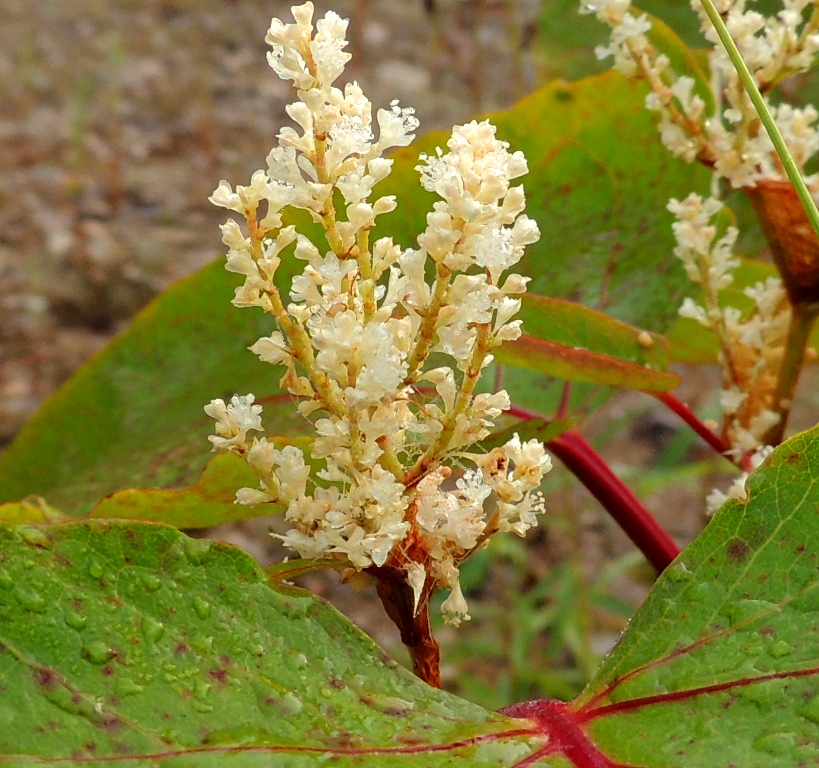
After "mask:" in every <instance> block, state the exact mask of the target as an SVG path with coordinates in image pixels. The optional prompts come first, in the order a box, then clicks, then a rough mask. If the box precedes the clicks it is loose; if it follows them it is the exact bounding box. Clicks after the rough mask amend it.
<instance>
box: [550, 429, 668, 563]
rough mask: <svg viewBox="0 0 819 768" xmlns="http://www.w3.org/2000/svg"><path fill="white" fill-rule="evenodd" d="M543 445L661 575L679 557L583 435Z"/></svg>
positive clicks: (567, 434) (567, 435) (564, 436)
mask: <svg viewBox="0 0 819 768" xmlns="http://www.w3.org/2000/svg"><path fill="white" fill-rule="evenodd" d="M546 445H547V447H548V448H549V450H551V451H552V452H553V453H554V454H555V456H557V457H558V458H559V459H560V460H561V461H562V462H563V463H564V464H565V465H566V467H567V468H568V469H569V471H570V472H571V473H572V474H573V475H574V476H575V477H576V478H577V479H578V480H580V482H581V483H583V485H585V486H586V488H588V489H589V491H591V493H592V495H593V496H594V497H595V498H596V499H597V500H598V501H599V502H600V503H601V504H602V505H603V508H604V509H605V510H606V512H608V513H609V514H610V515H611V516H612V517H613V518H614V519H615V521H616V522H617V524H618V525H619V526H620V527H621V528H622V529H623V531H624V532H625V534H626V535H627V536H628V537H629V538H630V539H631V540H632V541H633V542H634V543H635V544H636V545H637V547H638V548H639V550H640V551H641V552H642V553H643V554H644V555H645V556H646V559H647V560H648V561H649V562H650V563H651V564H652V565H653V566H654V567H655V568H656V569H657V571H658V572H660V573H662V572H663V571H664V570H665V569H666V568H667V567H668V566H669V565H670V564H671V562H672V560H674V558H675V557H677V555H679V554H680V550H679V548H678V547H677V545H676V544H675V543H674V541H673V540H672V539H671V537H670V536H669V535H668V534H667V533H666V532H665V531H664V530H663V528H662V527H661V526H660V524H659V523H658V522H657V521H656V520H655V519H654V517H653V516H652V514H651V513H650V512H649V511H648V510H647V509H646V508H645V507H644V506H643V504H642V503H641V502H640V500H639V499H638V498H637V497H636V496H635V495H634V494H633V493H632V492H631V489H629V488H628V486H626V485H625V484H624V483H623V481H622V480H620V478H619V477H617V475H615V474H614V472H612V471H611V469H610V468H609V466H608V464H606V462H605V461H603V458H602V457H601V456H600V454H598V453H597V451H595V450H594V448H592V447H591V446H590V445H589V444H588V443H587V442H586V439H585V438H584V437H583V435H581V434H580V433H579V432H576V431H575V430H569V431H568V432H564V433H563V434H562V435H560V436H559V437H556V438H555V439H554V440H550V441H549V442H548V443H547V444H546Z"/></svg>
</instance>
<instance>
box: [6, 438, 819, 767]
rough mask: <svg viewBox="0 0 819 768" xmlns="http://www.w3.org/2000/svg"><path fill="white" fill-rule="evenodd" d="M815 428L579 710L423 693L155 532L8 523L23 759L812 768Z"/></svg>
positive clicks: (635, 628) (317, 619)
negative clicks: (503, 705)
mask: <svg viewBox="0 0 819 768" xmlns="http://www.w3.org/2000/svg"><path fill="white" fill-rule="evenodd" d="M818 507H819V428H816V429H814V430H812V431H811V432H808V433H804V434H802V435H799V436H797V437H795V438H792V439H791V440H789V441H787V442H786V443H784V444H783V445H782V446H780V447H779V448H778V449H777V450H776V451H775V452H774V454H773V455H772V456H771V457H770V458H769V459H768V461H767V462H766V463H765V464H764V465H763V466H762V468H761V469H759V470H758V471H757V472H755V473H754V474H753V475H752V476H751V478H750V480H749V482H748V500H747V501H746V502H739V501H731V502H728V503H727V504H726V505H725V506H724V507H723V508H722V509H721V510H720V511H719V512H718V513H717V515H716V516H715V518H714V520H713V521H712V523H711V525H709V527H708V528H707V529H706V531H705V533H704V534H703V535H702V536H701V537H700V538H699V539H697V540H696V541H695V542H694V543H693V544H692V545H691V546H690V547H689V548H688V549H686V550H685V551H684V552H683V554H682V555H681V556H680V557H679V558H678V559H677V561H675V563H674V564H673V565H672V566H671V567H670V568H669V569H668V570H667V571H666V572H665V573H664V574H663V576H662V577H661V578H660V579H659V581H658V582H657V584H656V585H655V587H654V589H653V590H652V593H651V594H650V596H649V598H648V600H647V601H646V603H645V605H644V606H643V607H642V608H641V609H640V610H639V611H638V613H637V615H636V616H635V617H634V619H633V620H632V622H631V624H630V626H629V628H628V630H627V632H626V633H625V635H624V637H623V640H622V641H621V643H620V645H619V646H618V647H617V648H616V649H615V650H614V651H613V652H612V653H611V655H610V656H609V657H608V659H607V661H606V662H605V663H604V665H603V667H602V669H601V671H600V672H599V674H598V675H597V677H596V678H595V680H594V681H593V682H592V683H591V684H590V685H589V687H588V688H587V690H586V691H585V692H584V693H583V694H582V695H581V696H580V697H579V698H578V699H577V700H576V701H574V702H572V703H570V704H562V703H560V702H530V703H527V704H522V705H515V706H513V707H510V708H508V709H507V710H505V713H507V714H513V715H516V716H518V717H521V716H525V717H526V718H527V719H521V720H517V721H515V720H509V719H507V718H505V717H502V716H501V715H496V714H493V713H490V712H487V711H485V710H482V709H480V708H479V707H476V706H474V705H471V704H469V703H467V702H465V701H462V700H460V699H457V698H455V697H453V696H450V695H448V694H446V693H443V692H441V691H436V690H433V689H431V688H429V687H427V686H426V685H424V684H423V683H421V682H420V681H418V680H417V679H416V678H414V677H413V676H412V675H411V674H410V673H409V672H407V671H406V670H403V669H401V668H399V667H397V666H396V665H395V663H394V662H391V661H389V660H388V659H386V658H385V657H384V656H383V655H382V654H381V653H380V652H379V651H378V649H377V648H376V647H375V646H374V645H373V644H372V642H371V641H370V640H369V639H368V638H366V637H365V636H364V635H363V634H362V633H360V632H358V630H356V629H355V628H353V627H352V625H350V624H349V623H348V622H347V621H346V620H345V619H344V618H343V617H341V616H340V615H339V614H338V613H337V612H336V611H335V610H334V609H332V608H330V607H328V606H327V605H326V604H324V603H323V602H322V601H321V600H320V599H318V598H316V597H314V596H312V595H309V593H306V592H304V591H303V590H299V589H295V588H290V587H285V586H280V585H277V584H274V583H272V582H271V581H270V580H269V579H268V577H267V576H266V575H265V574H264V572H263V571H262V570H261V569H260V568H259V567H258V566H257V565H256V564H255V562H254V561H253V560H252V559H251V558H250V557H249V556H248V555H246V554H244V553H243V552H241V551H239V550H237V549H234V548H231V547H229V546H227V545H221V544H215V543H212V542H208V541H206V540H201V539H199V540H195V539H188V538H187V537H185V536H183V535H182V534H180V533H178V532H177V531H175V530H174V529H172V528H168V527H166V526H158V525H151V524H145V523H122V522H101V521H92V522H83V523H80V522H73V523H68V524H63V525H57V526H46V527H41V526H16V527H15V526H7V525H4V526H0V691H2V695H0V722H2V723H3V724H4V725H5V726H6V727H5V728H2V729H0V755H6V756H9V757H10V758H11V761H12V764H13V765H15V766H17V765H20V766H25V765H33V764H35V763H36V762H37V761H38V760H49V761H55V760H61V761H64V762H62V763H61V764H66V763H68V764H69V765H72V764H73V765H80V764H84V763H86V762H87V761H88V760H91V759H96V760H105V761H106V764H113V765H124V766H125V765H127V766H128V767H129V768H141V767H142V766H146V767H147V766H151V767H152V768H153V766H160V765H161V766H163V768H165V767H166V766H169V767H170V768H173V767H174V766H177V765H178V766H183V765H184V766H191V765H201V766H214V767H217V766H222V765H225V766H227V765H230V766H269V765H276V766H280V765H281V766H292V767H293V768H301V767H302V766H314V765H320V764H323V762H325V761H327V760H330V761H332V764H334V765H339V766H363V767H364V768H367V767H368V766H372V767H373V768H376V767H379V766H383V765H385V763H386V761H389V764H390V765H394V766H395V767H396V768H403V766H408V767H409V766H412V767H413V768H415V766H418V767H419V768H420V767H421V766H424V767H427V766H430V767H435V766H446V765H469V766H473V765H476V766H481V765H487V766H489V765H493V766H509V768H514V767H515V766H519V767H520V768H523V766H527V767H529V766H535V765H538V766H553V767H554V768H557V767H558V766H559V767H560V768H569V767H570V766H574V767H575V768H614V767H615V766H640V767H641V768H702V767H703V766H708V767H709V768H729V767H730V766H740V765H741V766H743V768H794V766H798V765H810V764H814V763H815V762H816V761H817V760H818V759H819V632H817V629H816V627H817V622H819V569H817V567H816V563H817V561H819V543H818V542H819V535H818V534H819V531H818V530H817V529H818V528H819V522H817V518H816V509H817V508H818Z"/></svg>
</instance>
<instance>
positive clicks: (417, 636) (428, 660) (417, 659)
mask: <svg viewBox="0 0 819 768" xmlns="http://www.w3.org/2000/svg"><path fill="white" fill-rule="evenodd" d="M367 570H368V573H370V574H371V575H373V576H375V578H376V580H377V581H376V592H377V594H378V597H379V599H380V600H381V603H382V604H383V605H384V609H385V610H386V611H387V615H388V616H389V617H390V619H392V621H393V623H394V624H395V625H396V626H397V627H398V630H399V631H400V633H401V642H402V643H403V644H404V645H405V646H407V649H408V650H409V652H410V656H411V657H412V671H413V672H415V674H416V675H418V677H420V678H421V679H422V680H423V681H424V682H425V683H427V684H428V685H432V686H434V687H435V688H440V687H441V650H440V648H439V647H438V643H437V641H436V640H435V638H434V637H433V636H432V627H431V626H430V623H429V597H430V594H431V593H432V589H431V588H430V589H429V590H428V591H426V592H425V594H424V595H423V597H422V599H421V600H420V601H419V603H418V610H417V611H416V610H415V596H414V595H413V593H412V589H411V588H410V587H409V585H408V584H407V582H406V579H405V577H404V573H403V571H401V570H400V569H397V568H390V567H381V568H378V567H372V568H369V569H367Z"/></svg>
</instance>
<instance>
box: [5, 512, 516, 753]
mask: <svg viewBox="0 0 819 768" xmlns="http://www.w3.org/2000/svg"><path fill="white" fill-rule="evenodd" d="M0 619H1V620H0V724H2V728H0V763H3V764H5V763H6V762H7V761H8V762H10V763H11V764H13V765H15V766H22V765H30V764H34V763H36V762H38V761H39V760H40V759H44V760H46V761H49V762H50V761H57V760H59V761H60V764H61V765H66V764H68V765H82V764H86V763H87V762H88V761H95V760H102V761H104V762H105V764H106V765H127V766H129V767H133V768H135V767H136V766H163V768H164V767H165V766H231V768H236V767H237V766H272V765H275V766H308V765H319V764H324V763H326V762H327V761H328V760H331V761H332V764H333V765H339V766H373V767H374V768H375V767H377V766H383V765H384V761H385V760H387V759H390V760H392V759H398V760H400V762H401V765H406V766H419V767H420V766H427V765H430V764H431V763H434V764H435V765H455V764H467V765H475V766H487V767H488V766H511V765H513V764H514V763H515V761H516V759H517V758H520V757H522V756H524V755H526V754H528V753H529V752H531V749H530V748H529V747H527V745H526V743H525V741H522V740H521V739H520V726H519V724H518V723H516V722H514V721H511V720H509V719H508V718H505V717H501V716H499V715H495V714H493V713H491V712H487V711H485V710H482V709H480V708H479V707H477V706H475V705H472V704H469V703H468V702H465V701H462V700H459V699H457V698H455V697H453V696H451V695H448V694H446V693H443V692H441V691H437V690H435V689H432V688H429V687H428V686H426V685H425V684H423V683H422V682H420V681H419V680H418V679H417V678H416V677H414V676H413V675H412V674H411V673H410V672H408V671H407V670H404V669H402V668H400V667H398V666H397V665H396V663H395V662H393V661H391V660H390V659H388V658H386V657H385V656H384V655H383V653H382V652H381V651H379V650H378V648H377V647H376V646H375V645H374V644H373V643H372V641H371V640H369V638H367V637H366V636H365V635H364V634H363V633H361V632H360V631H358V630H357V629H355V627H353V626H352V625H351V624H350V623H349V622H347V621H346V620H345V619H344V618H343V617H342V616H341V615H340V614H339V613H337V612H336V611H335V610H334V609H333V608H331V607H329V606H327V605H326V604H324V603H323V602H322V601H321V600H320V599H319V598H316V597H314V596H313V595H311V594H310V593H308V592H305V591H303V590H299V589H295V588H288V587H283V586H271V584H270V582H269V581H268V578H267V576H266V575H265V574H264V572H263V571H262V570H261V569H260V568H259V567H258V565H256V563H255V562H254V561H253V560H252V559H251V558H250V557H249V556H248V555H246V554H244V553H243V552H241V551H240V550H237V549H234V548H231V547H228V546H225V545H220V544H213V543H211V542H209V541H206V540H201V539H199V540H195V539H189V538H187V537H185V536H184V535H182V534H180V533H178V532H177V531H176V530H174V529H172V528H168V527H165V526H157V525H151V524H146V523H122V522H101V521H95V522H87V523H83V522H74V523H70V524H66V525H62V526H54V527H51V528H49V527H31V526H22V527H17V528H13V527H8V526H4V527H0ZM388 756H389V757H388Z"/></svg>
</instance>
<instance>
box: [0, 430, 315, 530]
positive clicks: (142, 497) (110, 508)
mask: <svg viewBox="0 0 819 768" xmlns="http://www.w3.org/2000/svg"><path fill="white" fill-rule="evenodd" d="M271 442H273V443H274V444H275V445H276V447H277V448H279V449H281V448H283V447H284V446H285V445H295V446H297V447H298V448H300V449H301V450H302V452H303V453H304V454H305V456H306V457H307V459H308V460H309V457H310V440H309V438H306V437H301V438H296V439H294V440H286V439H284V438H274V439H273V440H272V441H271ZM258 485H259V480H258V478H257V476H256V474H255V473H254V472H253V470H252V469H250V467H249V466H248V465H247V462H246V461H245V460H244V459H242V458H240V457H239V456H236V455H235V454H232V453H224V454H218V455H217V456H214V457H213V458H212V459H211V460H210V461H209V462H208V464H207V466H206V467H205V469H204V471H203V472H202V476H201V477H200V478H199V480H197V482H195V483H194V484H193V485H190V486H187V487H186V488H178V489H177V488H174V489H161V488H152V489H147V490H142V489H138V488H128V489H126V490H123V491H117V492H116V493H113V494H111V495H110V496H106V497H105V498H104V499H103V500H102V501H101V502H100V503H99V504H97V505H96V506H95V507H94V508H93V509H92V510H91V511H90V512H89V513H88V516H89V517H98V518H109V519H111V518H119V519H126V520H148V521H152V522H161V523H168V524H169V525H173V526H176V527H177V528H208V527H210V526H212V525H219V524H220V523H229V522H231V521H234V520H247V519H248V518H252V517H262V516H265V515H272V514H274V513H277V512H283V511H284V507H283V506H282V505H280V504H260V505H258V506H255V507H248V506H244V505H240V504H236V503H234V500H235V498H236V491H237V489H239V488H243V487H246V486H250V487H253V488H256V487H258ZM0 509H1V508H0Z"/></svg>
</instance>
